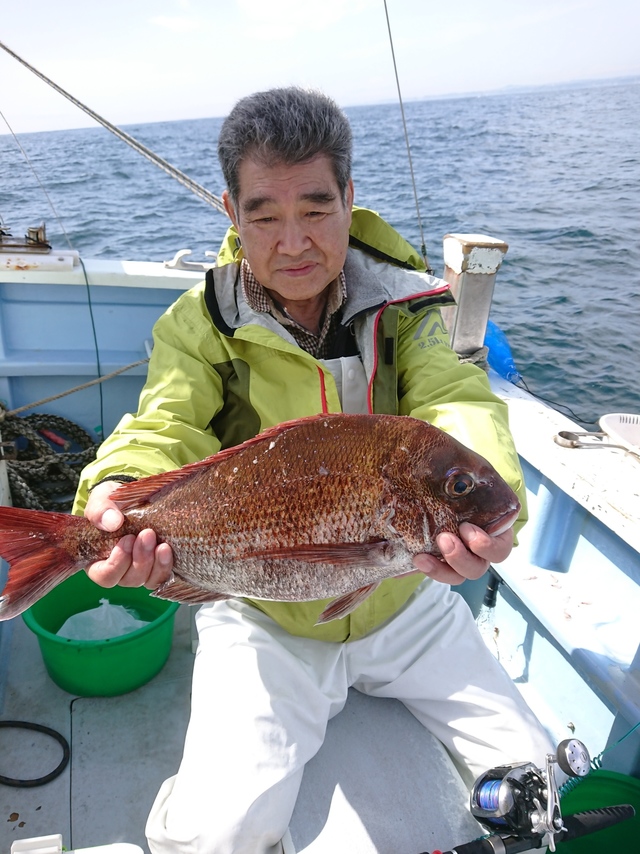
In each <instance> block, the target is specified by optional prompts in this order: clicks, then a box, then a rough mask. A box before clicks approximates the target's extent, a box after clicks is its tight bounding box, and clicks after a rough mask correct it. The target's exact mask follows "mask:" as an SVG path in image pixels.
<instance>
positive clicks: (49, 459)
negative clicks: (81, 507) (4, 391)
mask: <svg viewBox="0 0 640 854" xmlns="http://www.w3.org/2000/svg"><path fill="white" fill-rule="evenodd" d="M0 422H1V423H2V438H3V445H4V448H5V457H4V458H5V461H6V464H7V478H8V480H9V488H10V490H11V500H12V502H13V505H14V507H26V508H27V509H29V510H58V511H60V512H65V511H68V510H71V507H72V505H73V498H74V496H75V493H76V489H77V487H78V482H79V480H80V472H81V471H82V469H83V468H84V467H85V466H86V465H87V463H90V462H91V460H93V459H95V456H96V451H97V449H98V445H97V444H96V443H95V442H94V441H93V439H92V438H91V436H90V435H89V433H87V432H86V430H83V428H82V427H79V426H78V425H77V424H74V422H73V421H69V420H68V419H66V418H62V417H60V416H59V415H44V414H34V415H27V416H25V417H24V418H18V417H17V416H15V415H12V414H11V413H8V412H6V410H5V409H4V407H2V404H0ZM9 443H11V444H13V446H14V449H15V450H14V451H13V453H12V454H7V453H6V448H7V446H8V445H9ZM56 448H60V449H61V450H56ZM76 448H77V449H79V450H76Z"/></svg>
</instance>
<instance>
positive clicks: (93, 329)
mask: <svg viewBox="0 0 640 854" xmlns="http://www.w3.org/2000/svg"><path fill="white" fill-rule="evenodd" d="M0 44H1V43H0ZM0 117H2V120H3V121H4V123H5V124H6V126H7V127H8V128H9V132H10V133H11V136H12V137H13V139H14V140H15V143H16V145H17V146H18V148H19V149H20V151H21V152H22V156H23V157H24V159H25V161H26V163H27V165H28V166H29V169H31V171H32V173H33V176H34V178H35V179H36V181H37V182H38V184H39V186H40V189H41V190H42V192H43V193H44V196H45V198H46V200H47V202H48V203H49V206H50V207H51V210H52V211H53V215H54V217H55V218H56V221H57V223H58V225H59V227H60V230H61V231H62V234H63V235H64V238H65V240H66V241H67V244H68V246H69V249H71V250H73V248H74V247H73V244H72V242H71V238H70V237H69V235H68V234H67V230H66V228H65V227H64V223H63V221H62V217H61V216H60V214H59V213H58V211H57V209H56V206H55V205H54V203H53V199H52V198H51V196H50V195H49V193H48V192H47V188H46V187H45V186H44V184H43V183H42V181H41V180H40V176H39V175H38V170H37V169H36V168H35V166H34V165H33V163H32V162H31V158H30V157H29V155H28V154H27V152H26V151H25V149H24V146H23V145H22V143H21V142H20V140H19V139H18V136H17V135H16V133H15V131H14V130H13V128H12V127H11V125H10V124H9V120H8V119H7V117H6V116H5V115H4V113H3V112H2V110H0ZM78 259H79V261H80V264H81V266H82V273H83V276H84V285H85V288H86V291H87V305H88V308H89V318H90V320H91V332H92V335H93V346H94V350H95V355H96V371H97V373H98V379H100V377H102V365H101V364H100V347H99V346H98V333H97V331H96V321H95V316H94V313H93V302H92V300H91V287H90V285H89V277H88V276H87V270H86V268H85V266H84V261H83V260H82V258H81V257H80V255H78ZM94 382H97V381H94ZM92 384H93V383H91V385H92ZM98 394H99V399H100V425H99V427H98V431H97V432H98V434H99V436H100V440H101V441H102V440H103V439H104V396H103V393H102V385H100V386H99V388H98Z"/></svg>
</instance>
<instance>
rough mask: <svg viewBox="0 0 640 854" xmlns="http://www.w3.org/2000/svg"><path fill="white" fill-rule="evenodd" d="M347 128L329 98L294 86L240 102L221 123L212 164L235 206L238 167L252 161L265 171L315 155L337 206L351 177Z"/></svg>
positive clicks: (337, 109)
mask: <svg viewBox="0 0 640 854" xmlns="http://www.w3.org/2000/svg"><path fill="white" fill-rule="evenodd" d="M351 147H352V143H351V127H350V125H349V120H348V119H347V117H346V116H345V114H344V113H343V112H342V110H341V109H340V108H339V107H338V105H337V104H336V103H335V101H333V100H332V99H331V98H329V97H327V96H326V95H324V94H322V93H321V92H315V91H311V90H306V89H301V88H298V87H297V86H291V87H289V88H282V89H270V90H268V91H266V92H256V93H255V94H254V95H248V96H247V97H246V98H242V99H241V100H240V101H238V103H237V104H236V105H235V106H234V108H233V109H232V110H231V112H230V113H229V115H228V116H227V118H226V119H225V120H224V122H223V125H222V128H221V130H220V136H219V138H218V159H219V160H220V166H221V167H222V174H223V175H224V179H225V181H226V184H227V189H228V191H229V195H230V196H231V201H232V202H233V204H234V205H235V206H237V203H238V196H239V194H240V181H239V177H238V175H239V170H240V163H241V162H242V160H243V159H244V158H246V157H252V158H255V159H257V160H258V161H260V162H262V163H264V164H265V165H267V166H274V165H276V164H279V163H284V164H287V165H289V164H291V165H293V164H297V163H303V162H304V161H306V160H310V159H311V158H312V157H315V156H316V155H318V154H324V155H326V156H327V157H328V158H329V159H330V161H331V163H332V165H333V171H334V175H335V179H336V182H337V184H338V189H339V190H340V195H341V196H342V201H343V202H345V201H346V193H347V185H348V183H349V179H350V178H351Z"/></svg>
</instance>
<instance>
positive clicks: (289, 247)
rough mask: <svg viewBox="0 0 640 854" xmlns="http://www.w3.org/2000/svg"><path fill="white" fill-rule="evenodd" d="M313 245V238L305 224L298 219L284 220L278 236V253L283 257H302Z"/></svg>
mask: <svg viewBox="0 0 640 854" xmlns="http://www.w3.org/2000/svg"><path fill="white" fill-rule="evenodd" d="M310 245H311V238H310V237H309V235H308V233H307V230H306V228H305V226H304V223H303V222H300V221H299V220H297V219H287V220H283V222H282V224H281V229H280V234H279V235H278V251H279V252H280V253H281V254H282V255H301V254H302V253H303V252H305V251H306V250H307V249H308V248H309V246H310Z"/></svg>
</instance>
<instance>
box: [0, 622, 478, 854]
mask: <svg viewBox="0 0 640 854" xmlns="http://www.w3.org/2000/svg"><path fill="white" fill-rule="evenodd" d="M190 623H191V621H190V614H189V609H188V608H187V607H186V606H182V607H181V608H180V609H179V610H178V612H177V615H176V625H175V632H174V643H173V648H172V652H171V654H170V656H169V660H168V662H167V664H166V665H165V667H164V669H163V670H162V671H161V672H160V673H159V674H158V675H157V676H156V677H155V678H154V679H153V680H152V681H151V682H149V683H148V684H147V685H144V686H142V687H141V688H139V689H137V690H135V691H132V692H131V693H129V694H125V695H122V696H118V697H74V696H72V695H70V694H67V693H66V692H65V691H63V690H62V689H60V688H58V687H57V686H56V685H55V684H54V683H53V682H52V681H51V679H50V678H49V677H48V675H47V673H46V670H45V667H44V663H43V660H42V657H41V655H40V652H39V649H38V645H37V640H36V637H35V636H34V635H33V634H31V632H30V631H29V630H28V629H27V627H26V626H25V624H24V623H23V621H22V620H21V619H20V618H18V619H16V620H14V621H13V623H12V632H11V638H10V640H9V641H8V647H9V648H8V650H7V652H8V656H9V659H10V667H9V670H8V675H7V681H6V684H5V689H4V703H3V708H2V719H4V720H25V719H26V720H28V721H31V722H38V723H42V724H45V725H46V726H48V727H51V728H53V729H55V730H56V731H57V732H59V733H61V734H62V735H63V736H64V737H65V738H66V739H67V740H68V742H69V745H70V748H71V759H70V762H69V764H68V766H67V768H66V769H65V770H64V771H63V772H62V774H61V775H60V776H59V777H57V778H56V779H55V780H53V781H52V782H50V783H48V784H46V785H44V786H39V787H37V788H26V789H25V788H13V787H9V786H0V851H2V852H3V854H5V852H7V854H8V852H9V851H10V847H11V843H12V842H13V841H14V840H17V839H25V838H32V837H39V836H47V835H50V834H53V833H60V834H61V835H62V838H63V842H64V844H65V845H66V846H67V847H68V848H85V847H86V848H90V847H93V846H99V845H107V844H109V843H114V842H128V843H133V844H137V845H139V846H140V848H142V850H143V851H145V852H147V851H148V848H147V845H146V841H145V836H144V825H145V821H146V816H147V814H148V812H149V809H150V807H151V804H152V802H153V799H154V798H155V795H156V793H157V790H158V788H159V787H160V784H161V783H162V781H163V780H164V779H165V778H166V777H169V776H171V775H172V774H173V773H175V771H176V769H177V766H178V763H179V761H180V757H181V753H182V743H183V739H184V733H185V731H186V727H187V722H188V717H189V703H190V680H191V669H192V666H193V658H194V656H193V653H192V652H191V630H190ZM61 755H62V750H61V747H60V746H59V745H58V744H57V743H56V742H55V741H53V740H52V739H50V738H48V737H46V736H44V735H41V734H39V733H37V732H28V731H21V730H11V729H5V730H0V756H1V757H2V759H1V760H0V766H1V767H0V773H1V774H4V775H5V776H11V777H14V778H33V777H39V776H41V775H43V774H46V773H48V772H49V771H50V770H52V769H53V768H54V767H56V766H57V764H58V762H59V761H60V758H61ZM467 803H468V794H467V790H466V789H465V787H464V786H463V784H462V781H461V779H460V777H459V776H458V774H457V773H456V771H455V769H454V767H453V765H452V763H451V761H450V759H449V757H448V756H447V755H446V752H445V751H444V749H443V748H442V746H441V745H440V744H439V743H438V742H437V741H436V740H435V739H434V738H433V737H432V736H430V735H429V733H427V732H426V731H425V730H424V729H423V727H422V726H421V725H420V724H419V723H418V722H417V721H416V720H415V719H414V718H413V717H412V716H411V715H410V714H409V713H408V712H407V711H406V710H405V709H404V707H403V706H402V705H401V704H400V703H397V702H395V701H393V700H380V699H375V700H373V699H371V698H368V697H365V696H363V695H361V694H358V693H357V692H355V691H354V692H352V695H351V696H350V698H349V701H348V703H347V706H346V708H345V709H344V711H343V712H342V713H341V714H340V715H338V716H337V717H336V718H335V719H334V720H333V721H331V722H330V725H329V731H328V736H327V741H326V743H325V745H324V747H323V748H322V750H321V752H320V753H319V754H318V756H317V757H316V758H315V759H314V760H312V762H311V763H310V764H309V766H308V769H307V772H306V773H305V777H304V779H303V783H302V788H301V792H300V796H299V799H298V804H297V807H296V812H295V814H294V818H293V821H292V824H291V837H292V840H293V849H294V850H295V851H296V852H307V854H335V852H339V851H345V852H346V851H349V854H373V852H389V854H391V852H406V854H418V852H420V851H430V850H432V849H434V848H440V849H441V850H446V849H447V848H449V847H452V846H453V845H455V844H456V843H458V844H459V843H460V842H463V841H469V840H470V839H473V838H476V837H477V836H479V835H482V833H483V831H482V829H481V828H480V826H479V825H478V824H477V823H476V822H475V820H474V819H473V818H472V817H471V815H470V814H469V812H468V809H467Z"/></svg>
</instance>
